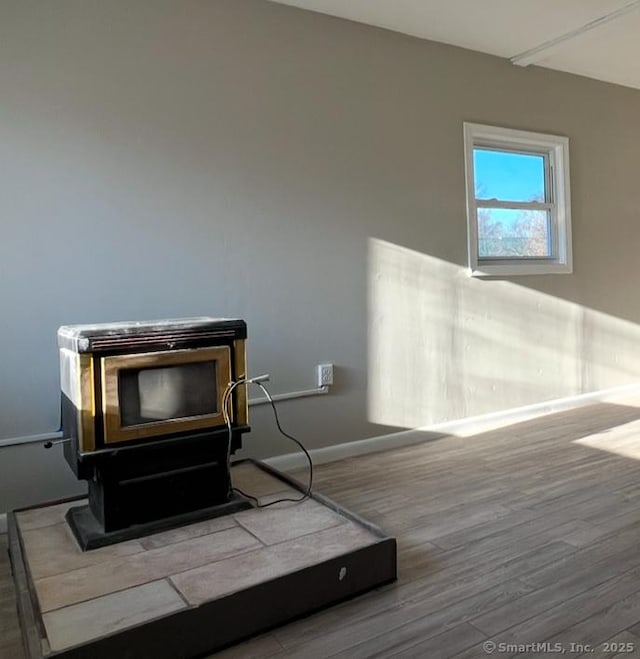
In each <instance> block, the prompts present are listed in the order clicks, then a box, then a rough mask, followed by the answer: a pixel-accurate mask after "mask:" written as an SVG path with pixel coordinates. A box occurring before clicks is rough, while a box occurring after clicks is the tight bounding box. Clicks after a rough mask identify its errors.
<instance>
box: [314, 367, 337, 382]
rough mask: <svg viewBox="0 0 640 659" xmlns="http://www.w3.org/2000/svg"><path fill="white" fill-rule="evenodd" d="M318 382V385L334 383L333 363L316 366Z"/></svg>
mask: <svg viewBox="0 0 640 659" xmlns="http://www.w3.org/2000/svg"><path fill="white" fill-rule="evenodd" d="M316 384H317V386H318V387H328V386H329V385H331V384H333V364H318V365H317V366H316Z"/></svg>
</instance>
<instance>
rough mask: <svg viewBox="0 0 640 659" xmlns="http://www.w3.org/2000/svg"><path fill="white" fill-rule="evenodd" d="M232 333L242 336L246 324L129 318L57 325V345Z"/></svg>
mask: <svg viewBox="0 0 640 659" xmlns="http://www.w3.org/2000/svg"><path fill="white" fill-rule="evenodd" d="M212 332H213V333H218V332H220V333H232V334H234V335H235V336H236V338H245V337H246V332H247V325H246V323H245V322H244V320H240V319H239V318H213V317H211V316H197V317H193V318H163V319H160V320H133V321H119V322H112V323H92V324H84V325H63V326H62V327H59V328H58V345H59V346H60V347H61V348H69V349H71V350H75V351H78V352H85V351H90V350H91V346H92V344H93V343H94V342H95V341H96V340H97V341H99V340H100V339H106V338H113V339H114V340H117V339H118V338H122V339H133V338H134V337H140V338H142V337H147V338H152V337H158V338H163V339H166V340H170V339H171V338H172V337H173V336H174V335H180V336H182V337H185V336H189V335H193V336H194V337H195V336H197V335H199V334H201V333H212Z"/></svg>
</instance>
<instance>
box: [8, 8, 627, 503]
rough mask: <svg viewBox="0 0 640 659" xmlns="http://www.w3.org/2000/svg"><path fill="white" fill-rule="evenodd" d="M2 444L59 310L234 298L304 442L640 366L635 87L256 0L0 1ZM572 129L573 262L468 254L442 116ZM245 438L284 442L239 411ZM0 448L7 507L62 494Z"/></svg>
mask: <svg viewBox="0 0 640 659" xmlns="http://www.w3.org/2000/svg"><path fill="white" fill-rule="evenodd" d="M0 90H2V92H1V93H2V103H1V104H0V218H1V222H2V234H1V239H0V275H1V276H0V308H1V310H2V315H1V316H0V341H1V345H2V346H3V352H2V355H3V356H2V366H1V368H0V388H1V394H0V438H6V437H12V436H17V435H26V434H30V433H41V432H46V431H48V430H53V429H55V428H56V427H57V425H58V385H57V378H58V365H57V353H56V344H55V333H56V328H57V327H58V325H61V324H66V323H74V322H97V321H107V320H121V319H139V318H157V317H167V316H169V317H176V316H184V315H203V314H206V315H224V316H237V317H241V318H245V319H246V320H247V322H248V325H249V330H250V344H249V345H250V348H249V357H250V365H251V372H252V373H260V372H265V371H266V372H269V373H271V374H272V386H273V389H274V391H280V392H281V391H290V390H293V389H300V388H307V387H309V386H312V385H313V367H314V365H315V364H317V363H319V362H324V361H331V362H334V363H335V364H336V365H337V367H338V368H337V371H336V379H337V385H336V387H335V388H334V391H333V393H332V395H330V396H326V397H321V398H317V399H307V400H300V401H295V402H290V403H286V404H283V405H282V407H281V411H282V417H283V423H285V424H286V426H287V428H288V429H289V430H290V431H292V432H294V433H295V434H298V435H299V437H300V438H301V439H302V440H303V441H305V442H306V443H307V445H308V446H309V447H311V448H314V447H320V446H325V445H329V444H332V443H340V442H345V441H350V440H354V439H360V438H364V437H368V436H373V435H378V434H383V433H385V432H388V431H390V430H396V429H399V428H405V427H413V426H418V425H421V424H428V423H431V422H434V421H439V420H445V419H452V418H460V417H464V416H469V415H472V414H479V413H482V412H486V411H491V410H497V409H505V408H509V407H513V406H516V405H521V404H526V403H533V402H538V401H542V400H547V399H550V398H555V397H559V396H567V395H572V394H575V393H579V392H584V391H592V390H596V389H601V388H603V387H609V386H614V385H618V384H624V383H627V382H632V381H634V380H636V379H638V373H639V372H640V364H639V363H638V358H637V357H636V356H635V353H636V352H637V351H636V350H635V349H634V347H635V345H636V341H635V339H636V338H637V335H638V329H637V325H636V323H637V321H638V320H639V319H640V301H639V299H638V296H637V294H636V291H635V286H636V281H637V280H638V278H639V275H640V261H639V260H638V258H637V245H638V241H639V239H640V221H639V218H638V201H637V194H636V193H637V187H638V185H637V171H636V160H637V153H638V151H639V148H640V124H639V123H638V117H639V116H640V92H637V91H633V90H629V89H624V88H621V87H616V86H613V85H606V84H603V83H598V82H595V81H591V80H587V79H584V78H579V77H576V76H571V75H566V74H560V73H555V72H551V71H547V70H543V69H539V68H530V69H520V68H516V67H512V66H511V65H509V64H508V63H507V62H505V61H502V60H500V59H498V58H494V57H490V56H485V55H480V54H477V53H472V52H469V51H464V50H460V49H456V48H452V47H448V46H443V45H438V44H434V43H429V42H423V41H419V40H416V39H412V38H409V37H404V36H401V35H398V34H394V33H391V32H385V31H383V30H378V29H375V28H370V27H366V26H361V25H357V24H354V23H349V22H346V21H340V20H337V19H332V18H330V17H327V16H322V15H316V14H312V13H307V12H303V11H299V10H296V9H292V8H289V7H284V6H279V5H274V4H270V3H267V2H262V1H260V0H243V1H241V2H240V1H238V0H211V1H210V2H197V1H196V0H182V1H180V2H178V1H177V0H173V1H171V2H170V1H168V0H138V1H137V2H125V1H124V0H121V1H120V0H111V1H110V2H99V1H98V0H57V1H56V2H49V3H45V2H41V1H40V0H37V1H35V0H1V1H0ZM465 120H468V121H475V122H484V123H492V124H498V125H504V126H508V127H515V128H521V129H526V130H540V131H548V132H553V133H560V134H563V135H567V136H569V138H570V140H571V168H572V193H573V194H572V198H573V199H572V200H573V227H574V260H575V272H574V274H573V275H565V276H541V277H521V278H517V277H514V278H511V279H510V280H509V281H507V280H503V281H478V280H475V279H470V278H468V277H467V275H466V272H465V268H464V266H465V258H466V257H465V250H466V247H465V245H466V238H465V236H466V220H465V207H464V172H463V161H462V155H463V154H462V122H463V121H465ZM252 422H253V426H254V431H253V433H252V434H251V436H250V438H249V439H248V440H247V450H248V452H249V453H251V454H253V455H266V454H275V453H283V452H288V451H290V450H291V447H290V446H289V444H287V442H286V440H284V439H282V440H280V439H278V438H277V437H276V434H275V433H274V432H273V430H272V426H271V420H270V417H269V416H268V414H267V410H266V409H264V408H263V409H256V408H254V410H253V415H252ZM77 488H78V485H77V484H76V483H75V482H74V480H73V478H72V477H71V474H70V472H69V471H68V469H67V467H66V466H65V464H64V463H63V461H62V460H61V459H60V456H59V453H55V452H49V453H47V452H45V451H44V450H43V449H42V448H41V447H40V446H28V447H15V448H10V449H6V450H3V451H2V452H0V511H1V510H6V509H8V508H12V507H14V506H18V505H23V504H27V503H31V502H35V501H39V500H41V499H44V498H50V497H53V496H60V495H62V494H65V493H69V492H72V491H74V490H77Z"/></svg>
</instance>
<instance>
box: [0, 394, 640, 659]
mask: <svg viewBox="0 0 640 659" xmlns="http://www.w3.org/2000/svg"><path fill="white" fill-rule="evenodd" d="M300 477H301V478H302V477H303V475H302V474H300ZM315 485H316V489H317V490H318V491H321V492H323V493H324V494H327V495H328V496H330V497H332V498H333V499H335V500H336V501H338V502H340V503H341V504H343V505H345V506H346V507H348V508H350V509H352V510H354V511H356V512H358V513H360V514H361V515H363V516H364V517H366V518H367V519H369V520H370V521H372V522H374V523H376V524H378V525H380V526H381V527H382V528H383V529H384V530H385V531H387V532H388V533H389V534H392V535H395V536H396V537H397V538H398V543H399V580H398V582H397V583H396V584H393V585H391V586H386V587H384V588H380V589H378V590H375V591H373V592H371V593H368V594H366V595H364V596H362V597H359V598H356V599H354V600H352V601H349V602H345V603H343V604H341V605H338V606H335V607H333V608H331V609H328V610H326V611H323V612H320V613H317V614H315V615H313V616H310V617H307V618H304V619H302V620H298V621H295V622H293V623H291V624H289V625H286V626H284V627H281V628H278V629H275V630H273V631H272V632H270V633H268V634H265V635H263V636H260V637H257V638H254V639H251V640H249V641H247V642H245V643H242V644H240V645H237V646H235V647H233V648H230V649H228V650H226V651H224V652H221V653H219V654H218V655H216V657H224V658H227V659H230V658H233V657H242V658H246V659H250V658H256V659H258V658H260V659H261V658H263V657H274V658H281V657H300V658H303V657H304V658H309V659H316V658H321V657H349V658H358V657H362V658H365V657H366V658H368V657H392V656H393V657H426V658H428V659H431V658H438V657H442V658H445V657H464V658H467V657H469V658H471V657H487V656H489V654H488V653H487V652H485V650H484V649H483V644H484V643H487V642H489V643H493V644H495V646H490V647H489V649H491V648H492V647H495V651H494V652H493V653H492V655H493V656H499V657H501V658H502V657H508V656H517V657H519V658H520V657H542V656H556V657H557V656H560V654H559V653H558V652H557V650H558V649H559V648H563V649H564V650H565V651H566V652H565V656H569V657H578V656H585V657H587V656H588V657H592V658H596V657H597V658H600V657H616V658H617V659H620V658H621V657H640V398H638V397H636V398H632V397H629V398H626V399H622V398H619V399H616V400H615V401H613V402H607V403H600V404H596V405H592V406H589V407H585V408H581V409H577V410H572V411H568V412H563V413H560V414H555V415H550V416H546V417H542V418H538V419H534V420H531V421H527V422H524V423H520V424H517V425H514V426H510V427H506V428H501V429H497V430H492V431H489V432H484V433H481V434H477V435H475V436H470V437H446V438H442V439H436V440H433V441H428V442H425V443H423V444H420V445H416V446H413V447H409V448H404V449H400V450H395V451H389V452H385V453H378V454H373V455H368V456H363V457H358V458H350V459H347V460H343V461H340V462H336V463H332V464H327V465H322V466H319V467H317V468H316V472H315ZM0 544H1V546H2V548H3V549H2V555H1V556H0V657H2V658H3V659H4V658H5V657H6V658H7V659H20V658H21V657H22V654H21V650H20V642H19V631H18V623H17V618H16V616H15V613H14V608H15V602H14V593H13V588H12V584H11V579H10V576H9V572H8V563H7V560H6V557H5V552H4V547H5V545H6V540H5V539H4V538H3V537H2V536H0ZM291 596H292V597H295V593H292V594H291ZM536 643H540V644H542V643H547V644H548V645H547V647H546V648H545V647H544V646H540V647H535V646H532V645H527V644H536ZM605 644H608V645H605Z"/></svg>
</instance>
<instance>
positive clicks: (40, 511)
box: [16, 499, 87, 531]
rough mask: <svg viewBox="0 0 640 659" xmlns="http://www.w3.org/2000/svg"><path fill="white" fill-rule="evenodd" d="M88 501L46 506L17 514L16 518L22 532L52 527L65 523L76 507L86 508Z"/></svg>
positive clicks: (81, 500) (82, 500)
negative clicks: (65, 518) (70, 509)
mask: <svg viewBox="0 0 640 659" xmlns="http://www.w3.org/2000/svg"><path fill="white" fill-rule="evenodd" d="M86 505H87V500H86V499H80V500H78V501H67V502H66V503H58V504H56V505H55V506H45V507H44V508H34V509H33V510H25V511H23V512H21V513H17V515H16V518H17V520H18V524H19V526H20V529H21V530H23V531H24V530H27V529H39V528H41V527H43V526H52V525H53V524H60V523H61V522H64V521H65V520H64V516H65V514H66V512H67V510H69V508H73V507H74V506H86Z"/></svg>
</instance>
